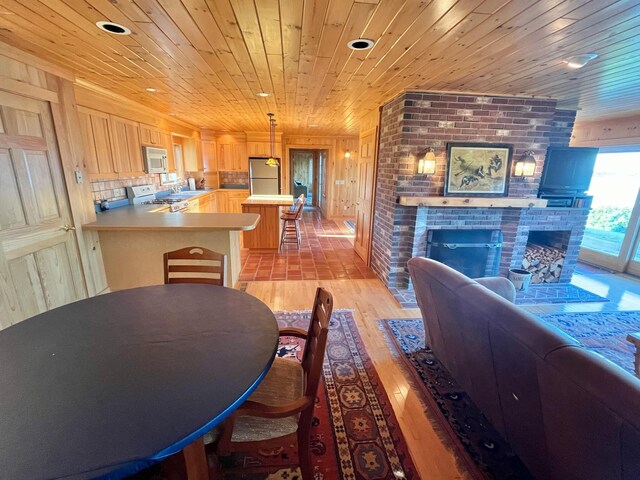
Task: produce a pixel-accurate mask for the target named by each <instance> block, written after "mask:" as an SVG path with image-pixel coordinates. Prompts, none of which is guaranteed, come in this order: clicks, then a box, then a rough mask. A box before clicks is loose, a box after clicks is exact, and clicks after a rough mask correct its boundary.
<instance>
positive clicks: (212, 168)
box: [202, 140, 218, 173]
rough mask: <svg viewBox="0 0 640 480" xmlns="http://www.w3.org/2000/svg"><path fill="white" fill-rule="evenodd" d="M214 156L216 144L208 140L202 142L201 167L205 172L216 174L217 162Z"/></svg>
mask: <svg viewBox="0 0 640 480" xmlns="http://www.w3.org/2000/svg"><path fill="white" fill-rule="evenodd" d="M216 157H217V155H216V142H213V141H210V140H203V141H202V164H203V165H202V166H203V167H204V171H205V172H214V173H215V172H217V171H218V160H217V158H216Z"/></svg>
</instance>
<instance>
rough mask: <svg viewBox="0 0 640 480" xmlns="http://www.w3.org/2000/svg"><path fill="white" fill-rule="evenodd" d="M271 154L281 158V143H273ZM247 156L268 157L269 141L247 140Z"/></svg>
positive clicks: (269, 153)
mask: <svg viewBox="0 0 640 480" xmlns="http://www.w3.org/2000/svg"><path fill="white" fill-rule="evenodd" d="M273 154H274V155H275V156H276V157H278V158H282V144H281V143H276V144H275V145H274V149H273ZM247 156H248V157H269V156H271V144H270V143H269V142H247Z"/></svg>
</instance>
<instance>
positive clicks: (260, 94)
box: [256, 92, 271, 97]
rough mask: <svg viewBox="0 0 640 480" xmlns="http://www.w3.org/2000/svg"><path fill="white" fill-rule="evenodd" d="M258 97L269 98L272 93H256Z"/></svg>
mask: <svg viewBox="0 0 640 480" xmlns="http://www.w3.org/2000/svg"><path fill="white" fill-rule="evenodd" d="M256 95H258V96H259V97H268V96H270V95H271V94H270V93H266V92H260V93H256Z"/></svg>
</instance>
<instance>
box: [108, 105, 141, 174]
mask: <svg viewBox="0 0 640 480" xmlns="http://www.w3.org/2000/svg"><path fill="white" fill-rule="evenodd" d="M110 119H111V149H112V151H113V157H114V160H115V165H116V171H117V172H118V175H119V176H121V177H133V176H142V175H145V172H144V165H143V162H142V145H141V142H140V130H139V128H138V123H137V122H133V121H131V120H126V119H124V118H120V117H115V116H113V115H112V116H111V117H110Z"/></svg>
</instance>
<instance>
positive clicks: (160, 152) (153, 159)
mask: <svg viewBox="0 0 640 480" xmlns="http://www.w3.org/2000/svg"><path fill="white" fill-rule="evenodd" d="M143 150H144V152H143V153H144V171H145V172H147V173H167V171H168V169H169V161H168V160H167V149H166V148H156V147H143Z"/></svg>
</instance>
